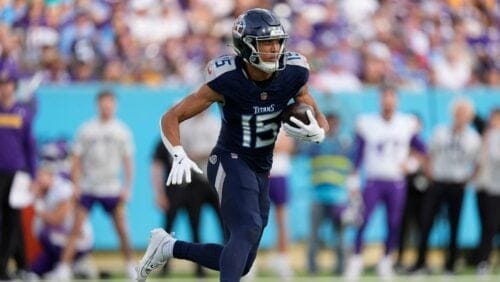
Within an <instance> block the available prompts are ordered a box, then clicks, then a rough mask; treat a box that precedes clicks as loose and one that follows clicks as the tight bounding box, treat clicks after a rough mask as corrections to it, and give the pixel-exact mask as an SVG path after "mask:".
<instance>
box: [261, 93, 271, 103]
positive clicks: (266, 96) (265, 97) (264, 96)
mask: <svg viewBox="0 0 500 282" xmlns="http://www.w3.org/2000/svg"><path fill="white" fill-rule="evenodd" d="M267 98H269V94H267V92H262V93H260V100H262V101H265V100H267Z"/></svg>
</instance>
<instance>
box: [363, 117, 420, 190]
mask: <svg viewBox="0 0 500 282" xmlns="http://www.w3.org/2000/svg"><path fill="white" fill-rule="evenodd" d="M356 130H357V134H358V135H359V136H360V137H361V138H362V139H363V140H364V142H365V147H364V152H363V158H364V160H363V163H364V167H365V171H366V176H367V178H368V179H377V180H386V181H400V180H403V179H404V177H405V172H404V171H403V164H404V163H405V162H406V161H407V159H408V156H409V153H410V142H411V139H412V137H413V136H415V134H416V130H417V120H416V118H415V117H414V116H412V115H407V114H403V113H394V115H393V117H392V118H391V119H390V120H385V119H383V117H382V116H381V115H380V114H368V115H363V116H361V117H359V118H358V121H357V125H356Z"/></svg>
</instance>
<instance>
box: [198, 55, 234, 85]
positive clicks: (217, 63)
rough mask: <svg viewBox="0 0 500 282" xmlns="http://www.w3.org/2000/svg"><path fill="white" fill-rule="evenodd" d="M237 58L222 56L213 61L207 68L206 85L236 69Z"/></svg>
mask: <svg viewBox="0 0 500 282" xmlns="http://www.w3.org/2000/svg"><path fill="white" fill-rule="evenodd" d="M235 58H236V56H234V55H228V56H221V57H218V58H216V59H213V60H211V61H210V62H209V63H208V64H207V67H206V68H205V83H208V82H210V81H212V80H214V79H216V78H217V77H219V76H221V75H222V74H224V73H226V72H229V71H232V70H235V69H236V61H235Z"/></svg>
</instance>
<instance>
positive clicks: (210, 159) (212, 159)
mask: <svg viewBox="0 0 500 282" xmlns="http://www.w3.org/2000/svg"><path fill="white" fill-rule="evenodd" d="M208 161H209V162H210V163H211V164H213V165H214V164H215V163H217V155H211V156H210V157H208Z"/></svg>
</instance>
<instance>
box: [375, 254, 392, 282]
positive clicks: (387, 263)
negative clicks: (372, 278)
mask: <svg viewBox="0 0 500 282" xmlns="http://www.w3.org/2000/svg"><path fill="white" fill-rule="evenodd" d="M377 274H378V276H379V277H380V278H381V279H383V280H390V279H392V278H393V277H394V269H393V265H392V259H391V257H389V256H384V257H383V258H382V259H381V260H380V261H379V263H378V264H377Z"/></svg>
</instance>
